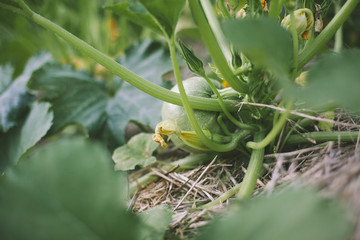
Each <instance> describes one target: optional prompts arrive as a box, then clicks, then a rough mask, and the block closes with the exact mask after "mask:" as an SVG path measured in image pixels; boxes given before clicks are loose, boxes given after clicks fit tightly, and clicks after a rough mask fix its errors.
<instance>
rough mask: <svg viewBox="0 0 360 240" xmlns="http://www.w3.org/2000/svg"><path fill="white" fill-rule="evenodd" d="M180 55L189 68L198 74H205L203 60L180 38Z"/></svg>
mask: <svg viewBox="0 0 360 240" xmlns="http://www.w3.org/2000/svg"><path fill="white" fill-rule="evenodd" d="M179 46H180V48H181V52H182V56H183V58H184V60H185V62H186V64H187V66H188V68H189V70H190V71H191V72H193V73H195V74H198V75H200V76H204V75H205V69H204V64H203V62H202V61H201V60H200V59H199V58H198V57H197V56H196V55H195V53H194V51H193V50H192V49H189V48H188V47H187V46H186V45H185V44H184V43H183V42H182V41H181V40H179Z"/></svg>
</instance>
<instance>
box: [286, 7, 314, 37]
mask: <svg viewBox="0 0 360 240" xmlns="http://www.w3.org/2000/svg"><path fill="white" fill-rule="evenodd" d="M294 15H295V24H296V32H297V33H298V35H299V37H302V38H303V39H308V37H309V33H310V29H311V27H312V26H313V25H314V16H313V13H312V11H311V10H310V9H308V8H302V9H298V10H296V11H294ZM281 25H282V26H283V27H285V28H286V29H288V30H290V28H291V19H290V15H287V16H286V17H284V19H283V20H282V21H281Z"/></svg>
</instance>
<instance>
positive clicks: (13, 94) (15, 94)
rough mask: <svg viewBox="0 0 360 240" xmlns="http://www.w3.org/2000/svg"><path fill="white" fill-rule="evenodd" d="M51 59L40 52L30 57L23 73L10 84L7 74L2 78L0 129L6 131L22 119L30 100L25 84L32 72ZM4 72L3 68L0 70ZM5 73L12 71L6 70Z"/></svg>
mask: <svg viewBox="0 0 360 240" xmlns="http://www.w3.org/2000/svg"><path fill="white" fill-rule="evenodd" d="M50 60H51V56H50V55H49V54H46V53H42V54H39V55H36V56H34V57H32V58H31V59H30V60H29V61H28V63H27V64H26V66H25V69H24V71H23V73H22V74H21V75H20V76H19V77H17V78H16V79H15V80H14V81H13V82H12V83H11V85H8V84H7V82H8V79H9V77H10V76H9V75H8V76H4V75H2V76H0V77H1V78H2V80H1V85H3V86H5V85H7V88H5V89H2V92H1V93H0V103H1V104H0V130H2V131H3V132H7V131H8V130H9V129H10V128H12V127H14V126H16V125H17V124H18V123H19V122H21V120H22V115H23V114H24V113H26V111H27V110H28V109H29V105H30V103H31V101H32V96H31V94H30V93H29V92H28V91H27V88H26V84H27V82H28V80H29V79H30V77H31V75H32V74H33V72H34V71H35V70H37V69H39V68H40V67H42V66H43V65H44V64H45V63H46V62H49V61H50ZM2 72H3V73H4V69H3V71H2ZM5 72H7V74H10V73H11V72H12V71H11V70H10V69H8V70H6V69H5Z"/></svg>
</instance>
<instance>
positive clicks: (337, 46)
mask: <svg viewBox="0 0 360 240" xmlns="http://www.w3.org/2000/svg"><path fill="white" fill-rule="evenodd" d="M333 2H334V6H335V12H336V13H338V12H339V11H340V3H339V2H338V1H337V0H334V1H333ZM342 48H343V31H342V26H341V27H340V28H339V29H338V30H337V31H336V33H335V43H334V51H335V52H341V50H342Z"/></svg>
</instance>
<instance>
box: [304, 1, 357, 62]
mask: <svg viewBox="0 0 360 240" xmlns="http://www.w3.org/2000/svg"><path fill="white" fill-rule="evenodd" d="M359 1H360V0H348V1H347V2H346V3H345V4H344V6H343V7H342V8H341V9H340V11H339V12H338V13H337V14H336V15H335V17H334V18H333V19H332V20H331V21H330V23H329V24H328V25H327V26H326V27H325V29H324V30H323V31H322V32H321V33H320V34H319V36H317V38H315V40H314V41H313V42H312V44H311V45H309V46H308V47H307V48H306V49H305V50H304V51H303V52H302V53H301V54H300V55H299V63H298V69H301V68H303V66H304V65H305V64H306V63H307V62H308V61H310V60H311V59H312V58H313V57H314V56H315V55H316V54H318V53H319V52H321V51H322V50H323V49H322V48H323V47H324V46H325V44H326V43H327V42H328V41H329V40H330V39H331V38H332V37H333V36H334V34H335V33H336V31H337V30H338V29H339V28H340V27H341V25H342V24H343V23H344V22H345V21H346V20H347V19H348V17H349V16H350V14H351V13H352V11H353V10H354V9H355V7H356V6H357V4H358V3H359Z"/></svg>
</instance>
